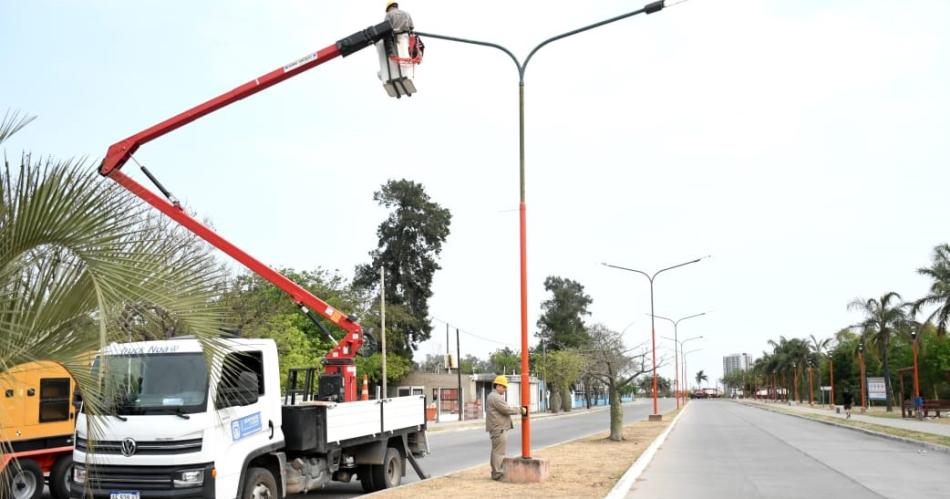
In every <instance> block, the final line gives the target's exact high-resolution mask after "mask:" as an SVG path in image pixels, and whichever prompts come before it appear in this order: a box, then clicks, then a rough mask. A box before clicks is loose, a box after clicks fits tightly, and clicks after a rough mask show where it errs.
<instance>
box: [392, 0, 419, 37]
mask: <svg viewBox="0 0 950 499" xmlns="http://www.w3.org/2000/svg"><path fill="white" fill-rule="evenodd" d="M386 20H387V21H389V24H391V25H392V27H393V33H395V34H397V35H399V34H402V33H409V32H410V31H412V30H414V29H415V27H414V26H413V25H412V16H410V15H409V13H408V12H406V11H404V10H400V9H399V3H397V2H395V1H394V0H386Z"/></svg>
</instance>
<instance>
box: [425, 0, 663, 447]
mask: <svg viewBox="0 0 950 499" xmlns="http://www.w3.org/2000/svg"><path fill="white" fill-rule="evenodd" d="M665 6H666V1H665V0H659V1H655V2H651V3H649V4H646V5H644V6H643V7H642V8H640V9H638V10H635V11H633V12H628V13H626V14H621V15H619V16H615V17H611V18H610V19H605V20H603V21H600V22H597V23H594V24H589V25H587V26H583V27H581V28H578V29H575V30H572V31H568V32H566V33H561V34H560V35H557V36H552V37H551V38H548V39H547V40H544V41H543V42H541V43H539V44H538V45H537V46H536V47H534V48H533V49H532V50H531V52H529V53H528V57H526V58H525V60H524V62H521V61H519V60H518V58H517V57H515V55H514V54H513V53H512V52H511V51H510V50H508V49H507V48H505V47H503V46H501V45H499V44H497V43H491V42H484V41H479V40H470V39H467V38H459V37H455V36H446V35H437V34H434V33H424V32H421V31H417V32H416V34H418V35H420V36H422V37H429V38H435V39H439V40H448V41H451V42H459V43H467V44H470V45H481V46H483V47H492V48H495V49H498V50H501V51H502V52H504V53H505V54H507V55H508V57H510V58H511V60H512V61H513V62H514V63H515V67H516V68H517V69H518V157H519V169H518V172H519V182H518V183H519V193H520V195H519V200H520V203H519V205H518V210H519V212H520V214H521V222H520V241H521V244H520V257H521V405H522V406H524V407H527V406H529V405H530V403H531V398H530V393H531V390H529V389H528V387H529V386H530V385H529V376H528V270H527V267H528V256H527V246H526V244H527V235H526V233H527V228H526V214H525V212H526V208H525V207H526V204H525V174H524V170H525V168H524V165H525V161H524V157H525V147H524V74H525V70H526V69H528V63H529V62H531V58H532V57H534V54H535V53H537V52H538V50H540V49H541V47H544V46H545V45H547V44H549V43H551V42H554V41H557V40H560V39H562V38H567V37H569V36H571V35H576V34H578V33H583V32H585V31H589V30H592V29H594V28H597V27H600V26H604V25H606V24H610V23H613V22H616V21H619V20H621V19H626V18H628V17H633V16H635V15H637V14H653V13H655V12H659V11H661V10H663V8H664V7H665ZM521 457H522V458H525V459H527V458H530V457H531V419H530V416H529V415H528V414H527V413H525V414H524V415H522V416H521Z"/></svg>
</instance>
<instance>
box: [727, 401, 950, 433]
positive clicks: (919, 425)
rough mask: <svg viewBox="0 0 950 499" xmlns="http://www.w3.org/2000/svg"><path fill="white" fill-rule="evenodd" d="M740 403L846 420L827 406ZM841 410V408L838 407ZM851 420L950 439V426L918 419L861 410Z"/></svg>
mask: <svg viewBox="0 0 950 499" xmlns="http://www.w3.org/2000/svg"><path fill="white" fill-rule="evenodd" d="M738 402H740V403H743V404H748V405H761V406H763V407H775V408H778V409H785V410H791V411H795V412H800V413H803V414H817V415H820V416H828V417H833V418H838V419H846V418H845V414H844V409H843V408H841V412H840V413H837V412H835V411H834V410H832V409H829V408H828V407H827V406H821V407H819V406H815V407H810V406H808V405H799V404H797V403H795V402H792V404H791V405H788V404H786V403H774V402H762V401H755V400H747V399H740V400H738ZM838 407H839V408H840V406H838ZM851 420H852V421H860V422H862V423H868V424H876V425H879V426H889V427H891V428H897V429H900V430H909V431H919V432H921V433H932V434H934V435H942V436H945V437H950V425H945V424H941V423H934V422H930V421H927V420H924V421H918V420H916V419H891V418H879V417H874V416H866V415H862V414H861V412H860V410H859V409H855V410H853V411H851Z"/></svg>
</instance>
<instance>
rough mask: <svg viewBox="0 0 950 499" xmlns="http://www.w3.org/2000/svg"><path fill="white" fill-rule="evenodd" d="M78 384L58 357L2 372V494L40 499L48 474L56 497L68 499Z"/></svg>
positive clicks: (0, 438) (0, 432)
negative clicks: (56, 361) (73, 401)
mask: <svg viewBox="0 0 950 499" xmlns="http://www.w3.org/2000/svg"><path fill="white" fill-rule="evenodd" d="M75 389H76V383H75V381H73V379H72V378H71V377H70V375H69V372H68V371H66V369H64V368H63V366H61V365H59V364H57V363H55V362H30V363H27V364H22V365H19V366H16V367H14V368H13V369H10V370H8V371H5V372H2V373H0V441H2V442H4V444H3V447H2V451H0V479H2V480H3V482H2V483H0V489H4V490H0V497H7V496H8V493H9V495H10V496H11V497H12V498H13V499H39V498H40V497H41V496H42V495H43V484H44V475H46V474H48V475H49V486H50V492H51V493H52V495H53V497H54V498H55V499H68V497H69V475H70V473H71V470H72V451H73V429H74V425H75V420H76V409H75V408H74V407H73V405H72V400H73V393H74V391H75ZM11 450H12V453H11V452H10V451H11Z"/></svg>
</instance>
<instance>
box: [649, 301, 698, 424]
mask: <svg viewBox="0 0 950 499" xmlns="http://www.w3.org/2000/svg"><path fill="white" fill-rule="evenodd" d="M704 315H706V312H702V313H699V314H693V315H687V316H686V317H680V318H679V319H676V320H673V319H670V318H668V317H663V316H662V315H656V316H654V317H656V318H657V319H663V320H665V321H670V322H672V323H673V341H675V342H676V343H679V324H680V322H682V321H685V320H686V319H695V318H696V317H702V316H704ZM673 364H674V367H673V368H674V369H675V370H676V381H674V383H673V386H674V391H673V393H675V394H676V395H675V397H676V408H677V409H679V408H680V395H681V394H680V391H679V390H680V365H679V357H678V356H677V355H676V348H673Z"/></svg>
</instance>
